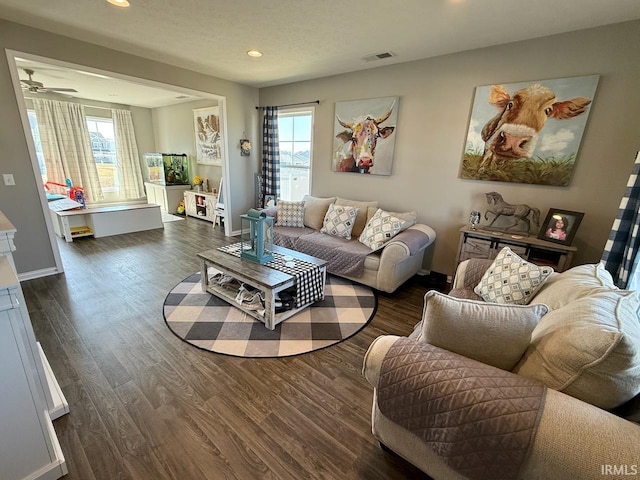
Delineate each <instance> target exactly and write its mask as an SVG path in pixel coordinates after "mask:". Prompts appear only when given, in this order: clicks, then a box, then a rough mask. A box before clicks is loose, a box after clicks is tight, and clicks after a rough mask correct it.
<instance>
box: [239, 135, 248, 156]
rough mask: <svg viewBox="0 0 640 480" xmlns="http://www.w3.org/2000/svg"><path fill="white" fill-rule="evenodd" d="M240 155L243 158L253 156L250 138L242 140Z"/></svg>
mask: <svg viewBox="0 0 640 480" xmlns="http://www.w3.org/2000/svg"><path fill="white" fill-rule="evenodd" d="M240 155H241V156H243V157H248V156H249V155H251V142H250V141H249V139H248V138H241V139H240Z"/></svg>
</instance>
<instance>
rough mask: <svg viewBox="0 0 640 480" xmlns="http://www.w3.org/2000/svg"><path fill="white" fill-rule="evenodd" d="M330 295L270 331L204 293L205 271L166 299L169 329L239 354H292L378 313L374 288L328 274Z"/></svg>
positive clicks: (321, 344) (353, 329)
mask: <svg viewBox="0 0 640 480" xmlns="http://www.w3.org/2000/svg"><path fill="white" fill-rule="evenodd" d="M324 293H325V296H324V300H321V301H319V302H316V303H314V304H313V305H311V306H310V307H308V308H306V309H305V310H302V311H301V312H300V313H298V314H297V315H294V316H293V317H291V318H289V319H287V320H285V321H284V322H282V323H280V324H278V325H276V328H275V330H273V331H272V330H267V328H266V327H265V326H264V323H262V322H259V321H258V320H256V319H254V318H253V317H251V316H249V315H247V314H245V313H244V312H242V311H241V310H239V309H237V308H235V307H234V306H232V305H230V304H229V303H227V302H225V301H224V300H222V299H220V298H218V297H215V296H213V295H210V294H209V293H206V292H202V289H201V286H200V272H198V273H195V274H193V275H191V276H189V277H187V278H185V279H184V280H183V281H182V282H180V283H179V284H178V285H177V286H176V287H175V288H174V289H173V290H171V292H169V294H168V295H167V298H166V299H165V301H164V319H165V322H166V323H167V325H168V327H169V329H171V331H172V332H173V333H174V334H175V335H176V336H178V337H179V338H181V339H182V340H184V341H185V342H187V343H190V344H191V345H193V346H195V347H198V348H201V349H203V350H209V351H211V352H216V353H223V354H225V355H233V356H236V357H259V358H265V357H288V356H291V355H299V354H301V353H307V352H311V351H313V350H319V349H321V348H325V347H328V346H331V345H335V344H336V343H338V342H341V341H343V340H346V339H347V338H349V337H351V336H352V335H355V334H356V333H357V332H358V331H360V330H361V329H362V328H364V326H365V325H366V324H367V323H368V322H369V321H370V320H371V319H372V318H373V316H374V314H375V312H376V307H377V299H376V296H375V294H374V293H373V290H371V288H369V287H366V286H363V285H358V284H356V283H352V282H350V281H349V280H345V279H342V278H339V277H335V276H333V275H327V281H326V285H325V290H324Z"/></svg>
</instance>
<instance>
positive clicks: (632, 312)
mask: <svg viewBox="0 0 640 480" xmlns="http://www.w3.org/2000/svg"><path fill="white" fill-rule="evenodd" d="M532 306H533V305H532ZM639 307H640V302H639V301H638V293H637V292H632V291H627V290H604V289H603V290H601V291H599V292H597V293H594V294H591V295H588V296H586V297H583V298H579V299H577V300H575V301H573V302H572V303H570V304H568V305H565V306H564V307H562V308H559V309H557V310H554V311H552V312H549V313H548V314H547V315H545V317H544V318H543V319H542V320H541V321H540V323H539V324H538V326H537V327H536V328H535V329H534V330H533V333H532V334H531V344H530V345H529V347H528V349H527V352H526V353H525V355H524V357H523V358H522V360H521V361H520V363H519V364H518V365H517V366H516V368H515V369H514V372H515V373H517V374H519V375H523V376H525V377H529V378H534V379H536V380H539V381H541V382H542V383H544V384H545V385H546V386H547V387H549V388H553V389H554V390H558V391H560V392H564V393H566V394H567V395H571V396H573V397H576V398H579V399H580V400H583V401H585V402H587V403H590V404H592V405H596V406H597V407H600V408H604V409H606V410H610V409H612V408H615V407H617V406H619V405H622V404H623V403H625V402H627V401H629V400H631V399H632V398H633V397H635V396H636V395H638V394H639V393H640V322H638V314H637V312H638V308H639Z"/></svg>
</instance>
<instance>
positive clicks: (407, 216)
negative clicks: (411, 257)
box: [367, 207, 418, 232]
mask: <svg viewBox="0 0 640 480" xmlns="http://www.w3.org/2000/svg"><path fill="white" fill-rule="evenodd" d="M377 211H378V208H377V207H369V208H368V209H367V223H369V221H370V220H371V219H372V218H373V216H374V215H375V214H376V212H377ZM387 213H388V214H390V215H391V216H393V217H396V218H397V219H399V220H400V221H401V222H402V228H400V231H401V232H402V231H403V230H406V229H407V228H409V227H410V226H411V225H415V224H416V222H417V221H418V214H417V213H416V212H413V211H412V212H387Z"/></svg>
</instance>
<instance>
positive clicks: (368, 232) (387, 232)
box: [358, 208, 404, 250]
mask: <svg viewBox="0 0 640 480" xmlns="http://www.w3.org/2000/svg"><path fill="white" fill-rule="evenodd" d="M403 224H404V222H403V221H402V220H400V219H399V218H396V217H394V216H393V215H391V214H390V213H389V212H385V211H384V210H382V209H380V208H379V209H378V211H377V212H376V213H375V214H374V215H373V217H371V220H369V223H367V226H366V227H364V230H363V231H362V233H361V234H360V238H359V239H358V240H360V243H363V244H364V245H366V246H367V247H369V248H370V249H371V250H376V249H378V248H380V247H381V246H383V245H384V244H385V243H387V242H388V241H389V240H391V239H392V238H393V237H395V236H396V234H397V233H398V232H399V231H400V229H401V228H402V225H403Z"/></svg>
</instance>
